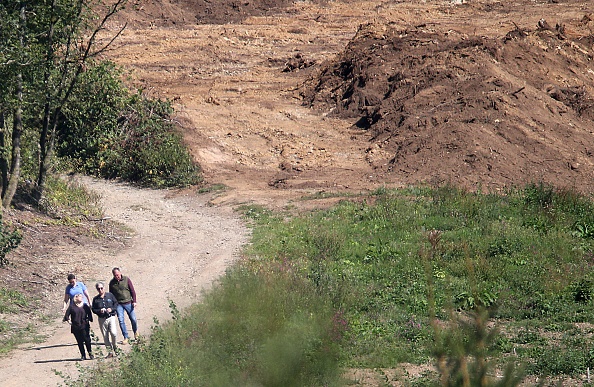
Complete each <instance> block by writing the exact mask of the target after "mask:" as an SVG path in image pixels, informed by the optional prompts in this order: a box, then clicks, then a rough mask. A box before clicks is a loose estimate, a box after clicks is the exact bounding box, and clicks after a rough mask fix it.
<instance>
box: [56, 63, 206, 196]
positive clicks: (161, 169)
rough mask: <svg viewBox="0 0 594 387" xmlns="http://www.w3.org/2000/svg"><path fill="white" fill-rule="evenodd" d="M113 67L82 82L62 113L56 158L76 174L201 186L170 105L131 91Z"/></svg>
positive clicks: (94, 70)
mask: <svg viewBox="0 0 594 387" xmlns="http://www.w3.org/2000/svg"><path fill="white" fill-rule="evenodd" d="M120 78H121V70H119V69H118V68H117V67H116V66H115V65H114V64H113V63H111V62H101V63H99V64H97V65H95V66H92V67H91V68H90V69H89V70H87V71H86V72H85V73H84V74H83V75H82V77H81V82H79V84H78V85H77V89H76V90H75V95H76V97H75V98H72V101H71V102H70V103H69V104H68V105H67V106H66V107H65V109H64V110H63V117H62V120H61V121H60V126H59V132H58V138H59V141H58V147H57V153H58V155H59V156H60V157H61V158H63V159H67V160H68V161H69V163H70V165H71V166H72V167H73V168H74V169H75V170H77V171H82V172H85V173H90V174H92V175H95V176H98V177H105V178H109V179H112V178H122V179H124V180H126V181H130V182H133V183H138V184H140V185H142V186H147V187H154V188H160V187H178V186H187V185H192V184H196V183H198V182H199V181H200V177H199V172H200V168H199V167H198V165H197V164H196V163H194V161H193V159H192V156H191V155H190V153H189V151H188V149H187V148H186V146H185V144H184V142H183V138H182V135H181V134H180V132H179V130H178V128H177V127H176V126H175V125H174V123H173V121H172V119H171V115H172V114H173V108H172V107H171V104H170V102H169V101H162V100H159V99H150V98H148V97H147V96H146V95H145V94H144V93H143V92H142V91H138V92H135V93H133V92H131V91H129V90H128V89H126V88H125V86H124V84H123V82H122V81H121V79H120Z"/></svg>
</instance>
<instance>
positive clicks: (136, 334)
mask: <svg viewBox="0 0 594 387" xmlns="http://www.w3.org/2000/svg"><path fill="white" fill-rule="evenodd" d="M139 337H140V335H139V334H138V332H134V341H138V338H139Z"/></svg>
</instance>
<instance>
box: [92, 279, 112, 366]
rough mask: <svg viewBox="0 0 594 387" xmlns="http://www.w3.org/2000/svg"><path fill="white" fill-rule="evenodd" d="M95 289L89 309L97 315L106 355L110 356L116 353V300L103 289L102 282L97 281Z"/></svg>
mask: <svg viewBox="0 0 594 387" xmlns="http://www.w3.org/2000/svg"><path fill="white" fill-rule="evenodd" d="M95 289H97V293H98V294H97V295H96V296H95V297H93V304H92V307H91V310H92V311H93V313H95V314H96V315H97V317H98V320H99V328H100V329H101V334H102V335H103V342H104V343H105V347H106V348H107V356H106V357H107V358H110V357H114V356H115V355H116V354H117V353H116V351H117V345H116V340H117V334H118V327H117V326H118V319H117V317H116V316H117V307H118V301H117V300H116V298H115V296H114V295H113V294H111V293H109V292H106V291H105V285H104V284H103V282H97V283H96V284H95Z"/></svg>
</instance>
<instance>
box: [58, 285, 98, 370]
mask: <svg viewBox="0 0 594 387" xmlns="http://www.w3.org/2000/svg"><path fill="white" fill-rule="evenodd" d="M63 321H64V322H66V321H70V332H72V334H73V335H74V337H75V338H76V343H77V344H78V350H79V351H80V355H81V357H80V360H87V356H86V354H85V347H86V348H87V352H88V353H89V359H93V358H94V356H93V352H92V350H91V324H90V322H92V321H93V313H91V307H90V306H89V305H87V304H85V303H84V302H83V295H82V293H79V294H77V295H75V296H74V298H73V299H72V304H70V306H68V309H66V314H64V320H63Z"/></svg>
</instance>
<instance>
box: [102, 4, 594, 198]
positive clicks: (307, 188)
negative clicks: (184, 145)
mask: <svg viewBox="0 0 594 387" xmlns="http://www.w3.org/2000/svg"><path fill="white" fill-rule="evenodd" d="M154 4H157V3H154ZM159 4H160V5H161V8H159V9H161V10H163V9H168V10H171V9H172V7H174V8H175V9H177V11H176V12H177V13H178V14H183V15H185V16H184V17H183V18H178V19H175V14H176V12H173V11H171V12H170V13H169V14H167V15H164V16H163V17H159V14H158V13H153V14H152V15H153V16H154V17H153V18H152V19H151V18H147V15H148V14H151V13H150V7H148V6H145V8H144V11H143V12H144V13H133V12H131V11H130V13H127V14H125V17H126V19H127V20H128V21H132V25H133V26H136V27H133V28H130V29H128V30H127V32H126V33H125V34H124V36H123V37H122V39H120V40H119V43H118V44H117V47H116V48H115V49H114V50H113V52H112V53H110V56H111V58H113V59H114V60H116V61H117V62H118V63H120V64H122V65H124V66H126V67H127V68H130V69H132V70H133V74H134V75H135V76H136V82H137V84H139V85H143V86H144V87H145V88H146V89H149V90H151V91H152V92H154V94H155V95H158V96H162V97H167V98H170V99H172V100H174V101H175V102H176V103H177V107H178V112H179V117H178V118H179V120H180V122H182V124H183V126H184V132H185V136H186V140H187V141H188V143H189V144H190V146H191V148H192V151H193V153H194V155H195V157H196V160H197V161H198V162H199V163H200V164H201V165H202V166H203V168H204V170H205V173H206V177H207V180H208V182H209V183H213V184H216V183H222V184H225V185H227V186H228V187H230V188H231V189H230V190H228V191H227V192H226V193H224V194H222V195H221V196H220V197H219V198H218V199H216V200H215V203H241V202H245V201H252V200H253V201H257V202H261V203H263V204H269V205H273V204H275V203H276V204H278V205H283V203H285V204H286V201H287V200H292V199H295V198H297V197H300V196H302V195H303V194H309V193H313V192H317V191H337V190H340V191H344V190H355V191H358V190H363V189H373V188H375V187H378V186H383V185H387V186H402V185H407V184H415V183H419V182H426V183H444V182H451V183H454V184H457V185H462V186H464V187H468V188H471V189H478V188H480V189H488V190H503V189H505V188H506V187H510V186H515V185H523V184H525V183H526V182H527V181H539V180H544V181H545V182H549V183H552V184H555V185H557V186H562V187H568V186H572V187H575V188H578V189H580V190H582V191H585V192H590V191H592V184H593V182H594V180H593V179H592V177H593V176H592V162H593V159H592V152H593V151H594V138H593V136H592V127H593V125H592V118H594V113H593V110H592V106H593V103H592V95H593V89H592V85H593V84H594V83H593V80H594V70H593V69H592V65H591V61H592V58H593V42H594V38H593V33H592V29H593V28H594V22H593V21H592V19H593V17H592V12H594V6H593V5H591V4H590V3H588V2H583V1H574V0H566V1H558V2H550V1H544V0H543V1H528V0H526V1H513V2H499V1H471V2H468V3H464V4H455V3H454V2H451V1H425V2H416V1H414V2H412V1H365V0H359V1H325V2H321V1H320V2H314V1H295V2H293V3H292V5H289V6H287V7H284V8H283V7H282V5H287V3H286V2H277V4H278V5H279V6H278V7H276V8H270V9H269V8H266V5H267V3H266V2H262V1H250V2H245V3H244V2H236V1H220V2H217V3H216V6H217V7H219V9H218V10H215V11H217V12H218V15H219V17H217V18H213V19H212V23H217V24H204V23H206V22H207V21H208V20H209V19H208V15H207V11H208V10H207V9H206V8H204V2H201V1H198V0H196V1H190V0H188V1H179V2H176V3H175V4H174V3H169V2H168V1H166V0H162V1H160V2H159ZM209 4H210V7H211V10H210V11H208V12H211V11H213V9H212V7H215V6H214V5H212V4H214V2H209ZM238 4H239V5H238ZM241 4H244V5H243V6H241ZM258 12H259V14H258ZM188 15H194V16H193V18H188V17H187V16H188ZM224 15H226V17H227V19H225V18H224ZM249 15H254V16H249ZM248 16H249V17H248ZM221 18H223V20H221ZM242 18H243V19H242ZM165 19H166V20H168V24H167V26H166V27H154V25H155V23H156V22H157V21H158V20H165ZM541 19H542V21H541ZM149 20H150V22H149ZM539 21H540V22H539ZM223 22H226V23H225V24H221V23H223ZM147 23H148V24H150V23H152V25H153V27H148V28H146V27H143V26H146V25H147ZM115 24H117V23H114V28H115V26H116V25H115Z"/></svg>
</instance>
